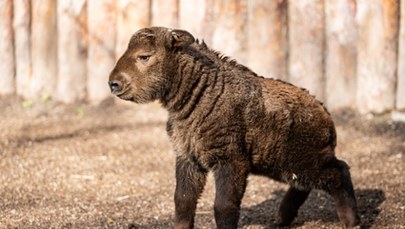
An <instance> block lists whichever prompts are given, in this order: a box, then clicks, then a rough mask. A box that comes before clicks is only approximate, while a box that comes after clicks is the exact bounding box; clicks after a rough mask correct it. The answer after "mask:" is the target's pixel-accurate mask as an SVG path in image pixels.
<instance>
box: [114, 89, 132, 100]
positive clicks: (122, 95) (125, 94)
mask: <svg viewBox="0 0 405 229" xmlns="http://www.w3.org/2000/svg"><path fill="white" fill-rule="evenodd" d="M130 90H131V88H128V89H127V90H123V91H121V92H118V93H115V95H116V96H117V97H119V98H120V99H123V100H132V98H133V97H132V96H131V95H130V94H129V93H128V92H130Z"/></svg>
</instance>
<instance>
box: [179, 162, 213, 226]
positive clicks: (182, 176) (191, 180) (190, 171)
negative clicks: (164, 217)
mask: <svg viewBox="0 0 405 229" xmlns="http://www.w3.org/2000/svg"><path fill="white" fill-rule="evenodd" d="M206 176H207V171H206V170H204V169H202V168H200V167H199V165H198V164H196V163H195V162H193V161H191V160H189V159H188V158H181V157H177V160H176V191H175V194H174V203H175V222H174V228H176V229H186V228H187V229H188V228H193V226H194V216H195V210H196V207H197V201H198V198H199V197H200V195H201V193H202V191H203V189H204V185H205V181H206Z"/></svg>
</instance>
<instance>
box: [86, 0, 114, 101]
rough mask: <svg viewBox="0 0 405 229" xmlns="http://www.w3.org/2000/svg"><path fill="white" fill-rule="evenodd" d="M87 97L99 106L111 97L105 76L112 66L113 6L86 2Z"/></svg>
mask: <svg viewBox="0 0 405 229" xmlns="http://www.w3.org/2000/svg"><path fill="white" fill-rule="evenodd" d="M87 6H88V7H87V14H88V21H87V25H88V31H89V47H88V49H89V51H88V58H87V91H88V93H87V97H88V99H89V100H90V101H92V102H95V103H98V102H100V101H102V100H103V99H105V98H107V97H108V96H110V91H109V88H108V84H107V82H108V75H109V73H110V71H111V69H113V67H114V64H115V59H116V58H115V43H116V30H115V29H116V2H115V1H113V0H88V2H87Z"/></svg>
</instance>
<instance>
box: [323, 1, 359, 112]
mask: <svg viewBox="0 0 405 229" xmlns="http://www.w3.org/2000/svg"><path fill="white" fill-rule="evenodd" d="M355 15H356V1H355V0H342V1H325V19H326V27H325V28H326V30H325V32H326V54H325V61H326V65H325V77H326V78H325V79H326V85H325V88H326V89H325V90H326V92H327V93H326V94H325V95H326V104H327V106H328V108H329V109H330V110H336V109H339V108H343V107H352V108H354V106H355V101H356V100H355V99H356V67H357V28H356V21H355Z"/></svg>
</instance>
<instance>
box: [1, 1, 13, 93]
mask: <svg viewBox="0 0 405 229" xmlns="http://www.w3.org/2000/svg"><path fill="white" fill-rule="evenodd" d="M0 18H1V20H0V53H1V55H0V74H1V77H0V94H11V93H14V92H15V84H14V75H15V64H14V46H13V39H14V38H13V22H12V21H13V1H12V0H0Z"/></svg>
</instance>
